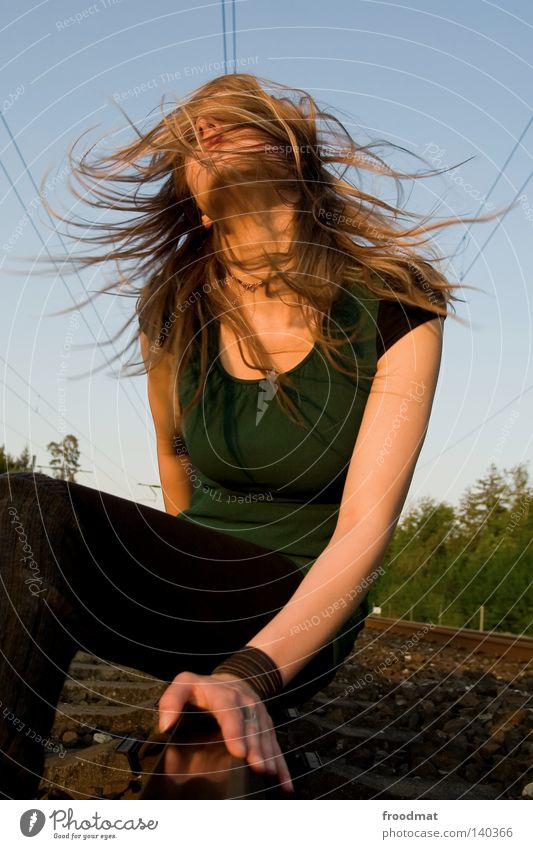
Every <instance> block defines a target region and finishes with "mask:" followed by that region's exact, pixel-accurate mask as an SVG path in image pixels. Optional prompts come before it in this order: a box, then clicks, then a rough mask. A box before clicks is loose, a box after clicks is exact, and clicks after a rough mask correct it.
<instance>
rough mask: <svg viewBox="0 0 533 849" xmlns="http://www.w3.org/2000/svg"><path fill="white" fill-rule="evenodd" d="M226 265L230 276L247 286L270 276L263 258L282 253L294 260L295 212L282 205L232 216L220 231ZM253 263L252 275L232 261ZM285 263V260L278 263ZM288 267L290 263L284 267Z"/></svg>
mask: <svg viewBox="0 0 533 849" xmlns="http://www.w3.org/2000/svg"><path fill="white" fill-rule="evenodd" d="M219 233H220V242H221V247H222V252H223V254H224V265H225V266H226V268H227V270H228V272H229V273H230V274H233V275H234V276H235V277H237V278H238V279H239V280H242V281H243V282H244V283H255V282H257V281H259V280H261V278H262V277H263V279H264V276H265V274H268V273H269V272H270V269H269V267H268V266H266V265H265V263H264V262H263V261H262V257H263V255H264V254H265V253H266V254H270V253H280V254H284V255H286V256H287V259H290V248H291V245H292V242H293V238H294V211H293V209H292V208H289V207H287V205H286V204H279V205H278V206H272V207H269V208H268V209H259V210H258V211H257V212H250V213H244V214H243V213H241V214H238V213H235V214H231V213H230V214H229V215H227V217H225V218H224V224H223V226H222V227H221V228H220V230H219ZM232 255H233V256H234V257H235V258H236V260H237V262H243V263H246V262H250V271H249V272H244V271H243V270H241V269H240V268H239V266H238V265H237V264H236V263H235V261H232ZM278 261H281V260H278ZM282 265H283V267H285V265H286V263H285V262H283V263H282Z"/></svg>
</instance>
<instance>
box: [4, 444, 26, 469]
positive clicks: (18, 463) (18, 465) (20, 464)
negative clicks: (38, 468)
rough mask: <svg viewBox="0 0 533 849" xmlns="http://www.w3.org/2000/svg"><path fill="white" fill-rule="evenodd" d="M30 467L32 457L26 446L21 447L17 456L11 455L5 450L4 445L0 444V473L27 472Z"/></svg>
mask: <svg viewBox="0 0 533 849" xmlns="http://www.w3.org/2000/svg"><path fill="white" fill-rule="evenodd" d="M31 468H32V458H31V456H30V451H29V448H28V447H27V446H26V447H25V448H23V449H22V451H21V452H20V456H19V457H13V456H12V455H11V454H9V453H7V452H6V450H5V446H4V445H0V474H4V473H5V472H10V473H11V472H29V471H31Z"/></svg>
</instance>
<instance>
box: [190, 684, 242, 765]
mask: <svg viewBox="0 0 533 849" xmlns="http://www.w3.org/2000/svg"><path fill="white" fill-rule="evenodd" d="M195 695H196V699H195V703H196V704H197V705H198V707H204V708H205V709H206V710H209V712H210V713H212V714H213V716H214V717H215V719H216V721H217V722H218V724H219V726H220V730H221V732H222V737H223V739H224V743H225V744H226V748H227V750H228V751H229V752H230V754H232V755H233V757H235V758H245V757H246V754H247V751H248V741H247V739H246V737H245V734H244V729H243V722H242V713H241V710H240V704H241V699H240V696H239V694H238V693H236V692H235V690H231V689H230V688H227V689H226V690H225V691H223V692H222V693H221V692H220V691H219V692H218V693H217V694H212V693H209V692H208V693H206V691H205V689H204V690H203V691H202V692H199V693H198V694H195Z"/></svg>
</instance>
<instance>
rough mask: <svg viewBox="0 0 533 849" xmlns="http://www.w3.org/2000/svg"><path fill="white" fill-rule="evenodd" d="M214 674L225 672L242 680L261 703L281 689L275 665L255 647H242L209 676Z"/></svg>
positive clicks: (281, 681) (281, 682)
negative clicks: (254, 692)
mask: <svg viewBox="0 0 533 849" xmlns="http://www.w3.org/2000/svg"><path fill="white" fill-rule="evenodd" d="M216 672H227V673H231V675H236V676H237V677H238V678H242V679H243V680H244V681H246V682H247V683H248V684H249V685H250V686H251V687H253V689H254V690H255V691H256V692H257V694H258V695H259V697H260V698H261V700H262V701H265V700H266V699H270V698H273V697H274V696H276V695H277V694H278V693H279V692H280V691H281V690H282V689H283V679H282V677H281V672H280V671H279V669H278V667H277V665H276V664H275V663H274V661H273V660H272V658H271V657H269V656H268V655H267V654H266V653H265V652H264V651H262V650H261V649H257V648H255V646H244V648H243V649H240V650H239V651H237V652H235V653H234V654H232V655H230V657H228V658H226V660H223V661H222V663H221V664H219V666H217V667H216V669H213V672H212V673H211V674H215V673H216Z"/></svg>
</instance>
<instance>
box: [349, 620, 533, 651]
mask: <svg viewBox="0 0 533 849" xmlns="http://www.w3.org/2000/svg"><path fill="white" fill-rule="evenodd" d="M365 627H366V628H368V629H369V630H372V631H386V632H388V633H392V634H408V635H412V634H417V633H422V632H424V633H423V638H424V641H426V642H431V643H438V644H439V645H441V646H451V647H453V648H454V649H469V650H470V651H472V652H480V653H482V654H486V655H489V656H490V657H498V658H506V659H507V660H511V661H515V660H517V661H530V660H533V637H523V636H518V635H515V634H498V633H495V632H494V631H476V630H474V629H471V628H450V627H447V626H444V625H431V626H428V623H426V622H412V621H410V620H406V619H388V618H385V617H383V616H369V617H368V618H367V620H366V625H365ZM428 627H429V630H425V629H427V628H428Z"/></svg>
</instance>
